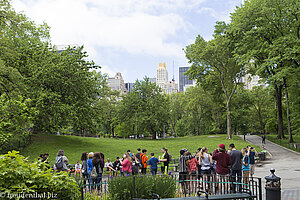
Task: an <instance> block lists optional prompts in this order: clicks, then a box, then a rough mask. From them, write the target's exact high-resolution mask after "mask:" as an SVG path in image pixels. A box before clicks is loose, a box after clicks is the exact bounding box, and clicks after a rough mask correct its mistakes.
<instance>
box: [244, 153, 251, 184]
mask: <svg viewBox="0 0 300 200" xmlns="http://www.w3.org/2000/svg"><path fill="white" fill-rule="evenodd" d="M242 154H243V156H244V157H243V166H242V171H243V183H244V184H247V185H248V184H249V170H250V167H249V165H250V159H249V156H248V154H247V149H246V148H243V149H242ZM246 187H248V186H246Z"/></svg>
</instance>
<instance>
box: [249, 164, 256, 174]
mask: <svg viewBox="0 0 300 200" xmlns="http://www.w3.org/2000/svg"><path fill="white" fill-rule="evenodd" d="M249 167H250V168H249V171H250V174H251V175H253V174H254V171H255V164H250V166H249Z"/></svg>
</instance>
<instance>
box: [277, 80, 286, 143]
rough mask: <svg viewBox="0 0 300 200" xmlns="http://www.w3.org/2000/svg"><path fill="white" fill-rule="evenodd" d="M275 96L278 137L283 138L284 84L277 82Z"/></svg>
mask: <svg viewBox="0 0 300 200" xmlns="http://www.w3.org/2000/svg"><path fill="white" fill-rule="evenodd" d="M275 97H276V106H277V120H278V133H277V134H278V136H277V138H278V139H283V138H285V137H284V133H283V117H282V84H278V85H277V83H276V82H275Z"/></svg>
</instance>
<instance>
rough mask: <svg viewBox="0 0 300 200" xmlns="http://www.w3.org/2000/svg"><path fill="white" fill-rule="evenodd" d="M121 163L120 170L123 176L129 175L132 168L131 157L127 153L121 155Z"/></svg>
mask: <svg viewBox="0 0 300 200" xmlns="http://www.w3.org/2000/svg"><path fill="white" fill-rule="evenodd" d="M121 165H122V167H123V168H122V170H123V174H124V176H129V175H130V173H131V172H132V170H131V158H130V156H129V154H128V153H125V154H124V155H123V161H121Z"/></svg>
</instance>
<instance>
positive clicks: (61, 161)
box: [55, 156, 64, 170]
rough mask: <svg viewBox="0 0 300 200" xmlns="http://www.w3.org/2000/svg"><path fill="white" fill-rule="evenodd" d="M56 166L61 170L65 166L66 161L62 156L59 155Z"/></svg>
mask: <svg viewBox="0 0 300 200" xmlns="http://www.w3.org/2000/svg"><path fill="white" fill-rule="evenodd" d="M55 167H56V169H57V170H60V169H62V168H63V167H64V162H63V157H62V156H59V158H58V159H57V161H56V162H55Z"/></svg>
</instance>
